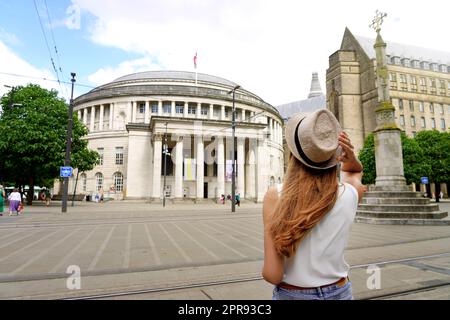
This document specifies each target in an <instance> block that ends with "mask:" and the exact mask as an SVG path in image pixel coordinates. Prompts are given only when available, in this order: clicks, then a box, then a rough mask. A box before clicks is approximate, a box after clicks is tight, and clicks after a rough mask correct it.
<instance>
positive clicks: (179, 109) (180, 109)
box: [175, 103, 184, 114]
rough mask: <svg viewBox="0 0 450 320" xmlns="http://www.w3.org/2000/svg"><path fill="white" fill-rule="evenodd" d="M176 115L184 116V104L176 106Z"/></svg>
mask: <svg viewBox="0 0 450 320" xmlns="http://www.w3.org/2000/svg"><path fill="white" fill-rule="evenodd" d="M175 113H177V114H183V113H184V104H178V103H177V104H175Z"/></svg>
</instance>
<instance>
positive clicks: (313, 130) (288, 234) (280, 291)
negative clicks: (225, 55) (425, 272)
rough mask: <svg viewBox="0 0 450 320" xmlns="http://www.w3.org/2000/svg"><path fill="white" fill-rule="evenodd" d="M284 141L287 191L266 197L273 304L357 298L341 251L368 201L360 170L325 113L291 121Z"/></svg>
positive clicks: (298, 116) (266, 246)
mask: <svg viewBox="0 0 450 320" xmlns="http://www.w3.org/2000/svg"><path fill="white" fill-rule="evenodd" d="M286 142H287V145H288V147H289V150H290V152H291V156H290V159H289V165H288V169H287V173H286V177H285V182H284V184H283V186H282V190H277V189H276V188H271V189H269V191H268V192H267V193H266V195H265V197H264V204H263V215H264V266H263V270H262V275H263V277H264V279H265V280H266V281H268V282H270V283H272V284H274V285H275V288H274V291H273V299H274V300H282V299H289V300H307V299H314V300H325V299H334V300H350V299H353V296H352V288H351V282H350V281H349V279H348V270H349V266H348V265H347V263H346V262H345V260H344V250H345V247H346V245H347V239H348V235H349V231H350V226H351V224H352V222H353V219H354V217H355V214H356V209H357V206H358V201H359V200H360V199H361V197H362V194H363V185H362V184H361V178H362V165H361V163H360V162H359V161H358V159H357V158H356V156H355V154H354V152H353V146H352V144H351V142H350V140H349V138H348V136H347V134H346V133H344V132H341V128H340V126H339V123H338V121H337V120H336V118H335V117H334V115H333V114H332V113H331V112H329V111H328V110H319V111H316V112H314V113H312V114H309V115H307V116H305V115H302V114H296V115H294V116H293V117H291V118H290V119H289V121H288V123H287V124H286ZM339 166H341V172H340V176H341V181H339V179H338V174H339V172H338V167H339Z"/></svg>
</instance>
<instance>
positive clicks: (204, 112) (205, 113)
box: [200, 107, 209, 116]
mask: <svg viewBox="0 0 450 320" xmlns="http://www.w3.org/2000/svg"><path fill="white" fill-rule="evenodd" d="M208 110H209V108H208V107H202V109H201V111H200V112H201V114H202V116H207V115H208Z"/></svg>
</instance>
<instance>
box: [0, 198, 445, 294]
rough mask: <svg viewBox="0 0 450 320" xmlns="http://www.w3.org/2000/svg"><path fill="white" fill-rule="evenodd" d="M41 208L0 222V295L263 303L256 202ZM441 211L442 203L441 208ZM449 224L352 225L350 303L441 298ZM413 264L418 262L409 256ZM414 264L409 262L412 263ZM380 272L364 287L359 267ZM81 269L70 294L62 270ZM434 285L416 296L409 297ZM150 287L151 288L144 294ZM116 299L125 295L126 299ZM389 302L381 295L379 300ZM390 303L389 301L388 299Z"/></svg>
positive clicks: (364, 277) (116, 203)
mask: <svg viewBox="0 0 450 320" xmlns="http://www.w3.org/2000/svg"><path fill="white" fill-rule="evenodd" d="M59 205H60V203H52V206H50V207H45V206H43V205H42V204H41V203H40V202H37V203H35V205H33V206H32V207H26V208H25V214H24V215H23V216H12V217H8V216H3V217H0V298H3V299H17V298H19V299H20V298H44V299H53V298H64V297H77V296H89V295H96V294H104V293H115V292H121V291H133V290H144V289H151V290H153V292H148V293H145V294H136V295H130V296H129V298H133V299H270V298H271V290H272V286H271V285H269V284H267V283H266V282H264V281H263V280H261V278H260V271H261V266H262V258H263V234H262V227H263V226H262V219H261V214H262V213H261V212H262V210H261V209H262V208H261V204H254V203H243V204H242V206H241V207H237V208H236V212H235V213H231V212H230V207H229V206H228V205H226V206H224V205H220V204H213V203H204V204H197V205H193V204H169V205H168V206H166V208H163V207H162V205H161V204H149V203H145V202H131V201H111V202H107V203H103V204H97V203H86V202H77V203H75V207H70V206H69V208H68V213H64V214H63V213H61V209H60V207H59ZM441 208H442V209H443V210H447V211H449V210H450V203H448V202H446V203H441ZM449 248H450V226H401V225H397V226H394V225H367V224H360V223H355V224H354V225H353V227H352V232H351V236H350V240H349V246H348V250H347V252H346V259H347V262H348V263H349V264H350V265H351V266H352V269H351V272H350V278H351V280H352V282H353V286H354V295H355V298H357V299H365V298H374V297H378V296H383V295H392V294H393V293H395V292H400V291H402V292H404V291H411V293H410V294H408V295H402V296H401V297H397V298H405V297H406V298H414V299H422V298H425V299H429V298H438V299H449V298H450V291H449V287H448V285H446V283H447V284H448V283H450V250H449ZM417 257H422V258H417ZM412 258H417V259H412ZM375 263H376V264H377V266H379V267H380V268H381V286H380V288H379V289H370V288H368V285H367V279H368V277H369V276H370V274H368V273H367V266H369V265H371V264H375ZM69 266H77V267H79V269H80V271H81V289H80V290H69V289H67V286H66V282H67V278H68V277H69V274H67V273H66V272H67V268H68V267H69ZM424 286H431V287H432V286H436V287H437V288H436V289H435V290H431V291H430V290H428V291H426V292H425V293H423V292H420V293H417V292H414V290H416V289H418V288H421V287H424ZM151 290H150V291H151ZM118 298H127V297H126V296H125V297H124V296H122V297H118ZM386 298H390V297H386ZM393 298H395V297H393Z"/></svg>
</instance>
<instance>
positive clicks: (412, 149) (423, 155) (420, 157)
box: [358, 131, 450, 184]
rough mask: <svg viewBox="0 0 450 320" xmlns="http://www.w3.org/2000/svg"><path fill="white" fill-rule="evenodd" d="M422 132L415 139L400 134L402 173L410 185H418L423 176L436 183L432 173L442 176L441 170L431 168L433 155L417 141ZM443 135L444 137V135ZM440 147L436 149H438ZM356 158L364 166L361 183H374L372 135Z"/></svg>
mask: <svg viewBox="0 0 450 320" xmlns="http://www.w3.org/2000/svg"><path fill="white" fill-rule="evenodd" d="M423 132H427V131H422V132H420V133H419V134H418V137H417V138H409V137H408V136H406V135H405V134H404V133H402V134H401V141H402V155H403V171H404V175H405V179H406V183H407V184H410V183H412V182H414V183H420V178H421V177H424V176H427V177H430V181H433V182H438V180H437V176H436V174H434V173H437V175H439V176H442V171H443V170H440V172H437V171H435V168H433V166H432V165H431V163H432V162H433V160H432V159H433V158H435V155H433V154H432V153H431V152H430V151H429V150H428V149H427V148H424V146H423V143H421V142H420V140H419V135H420V134H423ZM443 134H444V135H445V134H446V133H443ZM425 136H427V134H425V135H424V137H425ZM441 147H443V146H441ZM441 147H438V149H439V148H441ZM358 157H359V160H360V161H361V163H362V164H363V166H364V176H363V183H364V184H373V183H375V178H376V165H375V143H374V135H373V134H370V135H368V136H367V138H366V140H365V142H364V146H363V148H362V149H361V151H360V152H359V156H358ZM449 160H450V156H447V161H449ZM442 161H444V160H442ZM442 163H443V162H442ZM441 181H444V180H441ZM446 181H448V180H446Z"/></svg>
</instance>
